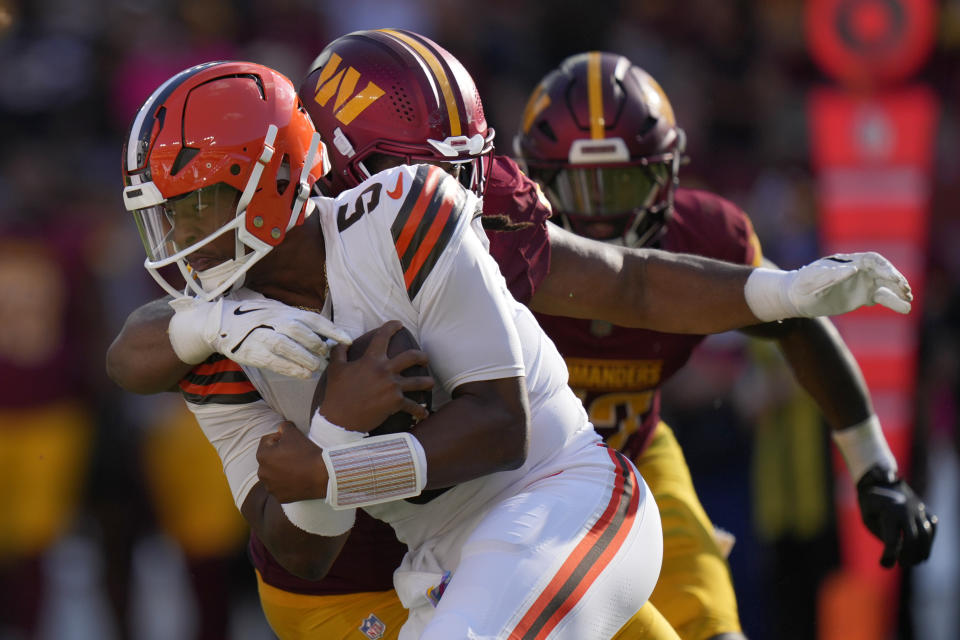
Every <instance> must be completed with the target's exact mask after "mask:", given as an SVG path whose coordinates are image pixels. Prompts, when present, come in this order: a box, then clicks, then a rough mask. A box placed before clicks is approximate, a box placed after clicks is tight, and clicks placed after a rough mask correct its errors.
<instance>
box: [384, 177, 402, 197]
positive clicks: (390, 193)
mask: <svg viewBox="0 0 960 640" xmlns="http://www.w3.org/2000/svg"><path fill="white" fill-rule="evenodd" d="M387 195H388V196H390V197H391V198H393V199H394V200H399V199H400V196H402V195H403V173H401V174H400V175H398V176H397V185H396V186H395V187H394V188H393V189H392V190H391V191H387Z"/></svg>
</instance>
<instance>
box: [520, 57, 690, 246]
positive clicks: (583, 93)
mask: <svg viewBox="0 0 960 640" xmlns="http://www.w3.org/2000/svg"><path fill="white" fill-rule="evenodd" d="M684 145H685V136H684V133H683V130H681V129H680V128H679V127H678V126H677V124H676V121H675V120H674V116H673V108H672V107H671V106H670V101H669V100H667V96H666V95H665V94H664V92H663V89H661V88H660V85H659V84H657V81H656V80H654V79H653V78H652V77H651V76H650V75H649V74H648V73H647V72H645V71H644V70H643V69H641V68H640V67H638V66H636V65H634V64H633V63H631V62H630V61H629V60H628V59H627V58H625V57H623V56H621V55H616V54H612V53H602V52H599V51H591V52H588V53H581V54H577V55H574V56H571V57H569V58H567V59H566V60H564V61H563V62H562V63H561V64H560V66H559V67H558V68H557V69H555V70H554V71H551V72H550V73H549V74H548V75H547V76H546V77H544V79H543V80H542V81H541V82H540V84H539V85H538V86H537V88H536V89H535V90H534V92H533V94H532V95H531V96H530V99H529V100H528V102H527V106H526V109H525V110H524V113H523V121H522V124H521V130H520V132H519V133H518V134H517V136H516V137H515V138H514V151H515V153H516V154H517V156H518V157H519V159H520V160H521V161H522V163H523V164H525V166H526V169H527V171H528V173H529V175H530V177H531V178H533V179H534V180H536V181H537V183H539V184H540V186H541V188H542V189H543V190H544V192H545V194H546V196H547V198H548V199H549V201H550V203H551V205H552V206H553V208H554V211H555V213H556V214H557V215H558V216H559V217H560V220H561V221H562V222H563V224H564V226H566V227H567V228H568V229H569V230H571V231H573V232H574V233H577V234H580V235H584V236H588V237H591V238H596V239H600V240H621V241H622V242H624V243H625V244H627V245H628V246H637V245H645V244H650V243H652V242H654V241H655V240H656V239H657V238H658V237H659V235H660V233H661V231H662V229H663V227H664V224H665V222H666V220H667V217H668V216H669V215H670V213H671V211H672V209H673V191H674V189H675V187H676V183H677V173H678V169H679V166H680V160H681V157H682V155H683V150H684Z"/></svg>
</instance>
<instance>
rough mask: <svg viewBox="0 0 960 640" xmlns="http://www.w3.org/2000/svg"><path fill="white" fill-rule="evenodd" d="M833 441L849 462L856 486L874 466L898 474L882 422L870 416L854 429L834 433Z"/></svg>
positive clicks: (849, 428) (848, 465)
mask: <svg viewBox="0 0 960 640" xmlns="http://www.w3.org/2000/svg"><path fill="white" fill-rule="evenodd" d="M833 441H834V442H836V443H837V448H838V449H840V453H841V454H843V459H844V460H845V461H846V462H847V469H848V470H849V471H850V477H851V478H853V482H854V484H856V483H857V482H859V480H860V478H862V477H863V474H865V473H866V472H867V471H869V470H870V468H871V467H873V466H879V467H880V468H882V469H886V470H889V471H893V472H894V473H896V472H897V459H896V458H894V457H893V453H892V452H891V451H890V445H888V444H887V439H886V438H885V437H884V436H883V430H882V429H881V428H880V420H879V419H877V416H875V415H874V416H870V417H869V418H867V419H866V420H864V421H863V422H861V423H859V424H855V425H853V426H852V427H848V428H846V429H841V430H839V431H834V432H833Z"/></svg>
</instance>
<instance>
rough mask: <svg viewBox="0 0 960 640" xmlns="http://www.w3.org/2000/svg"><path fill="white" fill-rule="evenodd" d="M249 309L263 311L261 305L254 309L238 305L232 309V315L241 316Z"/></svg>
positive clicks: (248, 311) (249, 310)
mask: <svg viewBox="0 0 960 640" xmlns="http://www.w3.org/2000/svg"><path fill="white" fill-rule="evenodd" d="M251 311H263V307H256V308H255V309H241V308H240V307H237V308H236V309H234V310H233V315H235V316H242V315H243V314H245V313H250V312H251Z"/></svg>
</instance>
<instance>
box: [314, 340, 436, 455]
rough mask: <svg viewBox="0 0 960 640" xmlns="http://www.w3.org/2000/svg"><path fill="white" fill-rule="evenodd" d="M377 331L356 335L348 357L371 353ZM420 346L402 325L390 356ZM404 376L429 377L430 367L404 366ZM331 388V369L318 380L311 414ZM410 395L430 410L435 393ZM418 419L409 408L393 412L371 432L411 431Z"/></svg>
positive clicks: (389, 353)
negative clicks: (432, 395)
mask: <svg viewBox="0 0 960 640" xmlns="http://www.w3.org/2000/svg"><path fill="white" fill-rule="evenodd" d="M375 333H376V329H374V330H372V331H368V332H367V333H365V334H363V335H362V336H360V337H359V338H356V339H355V340H354V341H353V344H351V345H350V346H349V347H348V348H347V360H348V361H350V360H356V359H357V358H360V357H361V356H362V355H363V354H364V353H366V352H367V348H368V347H369V346H370V342H371V340H373V335H374V334H375ZM419 348H420V345H419V344H418V343H417V340H416V338H414V337H413V334H412V333H410V330H409V329H407V328H406V327H401V328H400V330H399V331H397V332H396V333H395V334H393V336H392V337H391V338H390V342H389V343H388V344H387V356H389V357H391V358H393V357H394V356H396V355H398V354H400V353H403V352H404V351H407V350H409V349H419ZM403 375H405V376H408V377H410V376H427V375H430V372H429V370H428V369H427V367H424V366H420V365H415V366H412V367H408V368H407V369H404V371H403ZM326 388H327V372H326V371H324V372H323V374H321V376H320V380H319V381H318V382H317V388H316V391H314V394H313V404H312V405H311V409H310V415H313V412H314V411H316V410H317V407H319V406H320V403H321V402H323V395H324V393H325V391H326ZM406 396H407V397H408V398H410V399H411V400H413V401H414V402H416V403H417V404H422V405H424V406H425V407H427V409H430V401H431V393H430V391H429V390H425V391H409V392H407V393H406ZM413 425H414V421H413V416H411V415H410V414H409V413H407V412H405V411H398V412H397V413H394V414H393V415H391V416H389V417H387V419H386V420H384V421H383V423H382V424H380V426H378V427H377V428H376V429H374V430H373V431H371V432H370V435H372V436H382V435H386V434H389V433H399V432H402V431H410V429H412V428H413Z"/></svg>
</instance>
